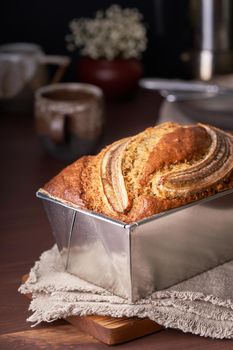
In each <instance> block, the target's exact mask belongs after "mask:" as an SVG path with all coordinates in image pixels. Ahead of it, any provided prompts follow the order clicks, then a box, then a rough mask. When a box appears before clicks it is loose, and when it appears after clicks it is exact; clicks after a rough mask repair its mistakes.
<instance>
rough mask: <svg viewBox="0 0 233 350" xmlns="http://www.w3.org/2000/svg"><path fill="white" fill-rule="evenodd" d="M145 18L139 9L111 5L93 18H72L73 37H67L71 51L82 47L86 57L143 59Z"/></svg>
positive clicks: (145, 43) (81, 49) (70, 35)
mask: <svg viewBox="0 0 233 350" xmlns="http://www.w3.org/2000/svg"><path fill="white" fill-rule="evenodd" d="M142 19H143V16H142V14H141V13H140V12H139V11H138V10H137V9H129V8H126V9H122V8H121V7H120V6H119V5H112V6H110V7H109V8H108V9H107V10H106V11H105V12H104V11H98V12H97V13H96V16H95V18H94V19H91V18H80V19H73V20H72V21H71V22H70V23H69V28H70V30H71V34H68V35H67V36H66V41H67V48H68V50H70V51H73V50H75V49H76V48H80V52H81V54H82V55H84V56H88V57H91V58H94V59H98V58H106V59H109V60H112V59H114V58H140V56H141V54H142V52H143V51H145V49H146V46H147V38H146V28H145V26H144V24H143V23H142Z"/></svg>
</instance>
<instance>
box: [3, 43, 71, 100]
mask: <svg viewBox="0 0 233 350" xmlns="http://www.w3.org/2000/svg"><path fill="white" fill-rule="evenodd" d="M69 63H70V58H69V57H67V56H55V55H46V54H44V52H43V50H42V49H41V47H40V46H38V45H36V44H32V43H12V44H6V45H2V46H0V100H1V101H9V100H11V101H12V100H13V101H14V100H15V101H17V102H19V101H21V102H25V101H28V102H29V100H32V98H33V95H34V91H35V90H36V89H37V88H39V87H41V86H43V85H46V84H48V80H49V79H48V74H47V73H48V72H47V68H46V65H48V64H51V65H57V66H58V69H57V70H56V71H55V74H54V76H53V78H52V80H51V82H52V83H55V82H58V81H59V80H60V79H61V78H62V76H63V74H64V72H65V69H66V68H67V66H68V64H69Z"/></svg>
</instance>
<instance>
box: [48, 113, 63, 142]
mask: <svg viewBox="0 0 233 350" xmlns="http://www.w3.org/2000/svg"><path fill="white" fill-rule="evenodd" d="M65 119H66V116H65V115H62V114H57V115H53V116H52V118H51V119H50V123H49V130H48V131H49V136H50V138H51V140H52V141H53V142H54V143H56V144H58V143H62V142H63V141H64V136H65V134H64V131H65V128H64V127H65Z"/></svg>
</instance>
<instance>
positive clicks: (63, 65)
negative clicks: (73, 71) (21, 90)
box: [39, 55, 70, 84]
mask: <svg viewBox="0 0 233 350" xmlns="http://www.w3.org/2000/svg"><path fill="white" fill-rule="evenodd" d="M39 61H40V63H41V64H51V65H55V66H58V68H57V70H56V72H55V73H54V76H53V77H52V79H51V84H54V83H58V82H59V81H60V80H61V79H62V77H63V75H64V73H65V71H66V69H67V67H68V65H69V64H70V58H69V57H68V56H56V55H43V56H40V57H39Z"/></svg>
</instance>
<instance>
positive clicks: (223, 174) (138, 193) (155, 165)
mask: <svg viewBox="0 0 233 350" xmlns="http://www.w3.org/2000/svg"><path fill="white" fill-rule="evenodd" d="M229 188H233V136H232V135H230V134H228V133H226V132H224V131H222V130H219V129H217V128H214V127H212V126H208V125H204V124H197V125H188V126H182V125H179V124H176V123H164V124H160V125H158V126H155V127H151V128H148V129H146V130H145V131H143V132H141V133H140V134H137V135H136V136H132V137H127V138H124V139H121V140H119V141H116V142H114V143H113V144H111V145H109V146H107V147H106V148H104V149H103V150H102V151H101V152H100V153H99V154H97V155H96V156H84V157H82V158H80V159H79V160H77V161H76V162H74V163H73V164H71V165H69V166H68V167H67V168H65V169H64V170H62V171H61V172H60V173H59V174H58V175H57V176H55V177H54V178H53V179H52V180H50V181H49V182H48V183H47V184H46V185H45V186H44V187H43V188H42V189H40V192H43V193H46V194H47V195H48V196H50V197H52V198H55V199H59V200H60V201H62V202H66V203H69V204H70V205H72V206H78V207H81V208H86V209H89V210H93V211H95V212H98V213H102V214H105V215H107V216H110V217H112V218H115V219H118V220H120V221H123V222H126V223H130V222H134V221H138V220H140V219H142V218H145V217H148V216H151V215H153V214H156V213H159V212H162V211H165V210H168V209H171V208H175V207H178V206H181V205H184V204H187V203H189V202H192V201H195V200H198V199H201V198H204V197H207V196H209V195H212V194H214V193H217V192H219V191H222V190H224V189H229Z"/></svg>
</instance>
